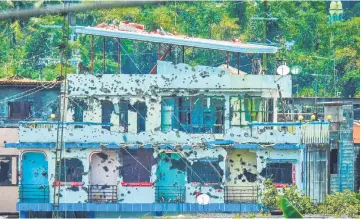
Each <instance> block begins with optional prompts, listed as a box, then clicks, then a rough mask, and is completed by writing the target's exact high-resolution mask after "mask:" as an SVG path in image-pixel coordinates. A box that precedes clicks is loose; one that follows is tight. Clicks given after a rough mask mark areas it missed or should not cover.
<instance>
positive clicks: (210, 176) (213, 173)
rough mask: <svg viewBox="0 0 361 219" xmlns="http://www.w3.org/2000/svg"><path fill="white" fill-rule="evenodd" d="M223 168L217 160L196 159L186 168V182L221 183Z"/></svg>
mask: <svg viewBox="0 0 361 219" xmlns="http://www.w3.org/2000/svg"><path fill="white" fill-rule="evenodd" d="M222 176H223V170H222V169H221V168H220V167H219V164H218V161H214V160H211V159H204V160H198V161H195V162H193V164H192V165H191V166H190V168H187V178H188V182H189V183H191V182H198V183H202V182H204V183H221V182H222Z"/></svg>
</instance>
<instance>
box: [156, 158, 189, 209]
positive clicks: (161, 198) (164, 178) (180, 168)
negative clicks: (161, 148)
mask: <svg viewBox="0 0 361 219" xmlns="http://www.w3.org/2000/svg"><path fill="white" fill-rule="evenodd" d="M184 162H185V159H184V158H183V159H182V157H181V156H180V155H179V154H176V153H162V154H160V155H159V160H158V169H157V182H156V201H157V202H173V203H179V202H184V201H185V177H186V175H185V172H186V164H185V163H184Z"/></svg>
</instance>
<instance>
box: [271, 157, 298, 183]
mask: <svg viewBox="0 0 361 219" xmlns="http://www.w3.org/2000/svg"><path fill="white" fill-rule="evenodd" d="M269 164H278V165H281V164H288V165H290V170H289V173H290V175H289V177H290V179H289V180H287V182H276V181H275V179H276V177H274V178H272V177H269V174H268V172H267V168H268V167H267V166H268V165H269ZM293 165H294V163H291V162H268V163H266V167H265V176H264V177H265V178H267V179H268V178H269V179H272V183H274V184H284V185H293V184H294V182H293V181H294V179H293V176H292V175H293ZM272 169H275V168H274V167H273V168H272ZM279 169H281V168H279ZM283 171H286V173H287V172H288V170H287V168H282V172H280V174H283Z"/></svg>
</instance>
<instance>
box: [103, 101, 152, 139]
mask: <svg viewBox="0 0 361 219" xmlns="http://www.w3.org/2000/svg"><path fill="white" fill-rule="evenodd" d="M101 106H102V123H105V124H110V123H113V125H116V124H114V123H115V122H116V120H118V119H119V120H118V122H119V127H120V131H121V132H128V131H130V132H137V133H139V132H144V131H145V130H146V117H147V106H146V104H145V102H139V101H137V102H136V103H135V104H133V105H132V104H130V101H129V100H121V101H119V103H117V104H113V103H112V102H111V101H109V100H103V101H102V102H101ZM112 114H114V115H113V116H118V119H116V120H114V119H112ZM103 128H105V129H108V130H110V126H103Z"/></svg>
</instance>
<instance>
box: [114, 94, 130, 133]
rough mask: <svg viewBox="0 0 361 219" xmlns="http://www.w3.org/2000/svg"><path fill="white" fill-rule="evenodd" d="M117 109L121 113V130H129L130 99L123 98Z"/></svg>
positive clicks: (116, 111) (117, 112)
mask: <svg viewBox="0 0 361 219" xmlns="http://www.w3.org/2000/svg"><path fill="white" fill-rule="evenodd" d="M116 108H118V109H115V113H116V114H119V126H120V131H121V132H128V109H129V101H125V100H121V101H120V102H119V103H118V105H117V107H116Z"/></svg>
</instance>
